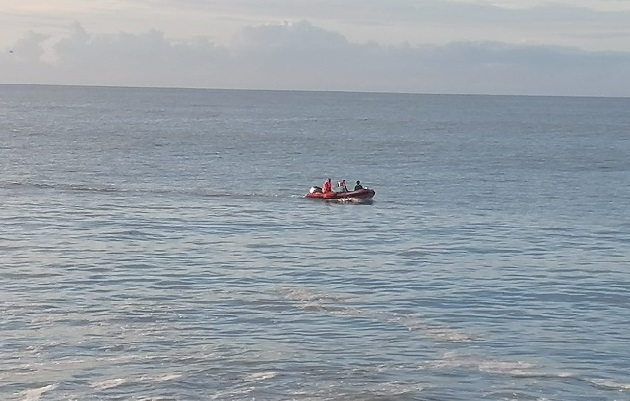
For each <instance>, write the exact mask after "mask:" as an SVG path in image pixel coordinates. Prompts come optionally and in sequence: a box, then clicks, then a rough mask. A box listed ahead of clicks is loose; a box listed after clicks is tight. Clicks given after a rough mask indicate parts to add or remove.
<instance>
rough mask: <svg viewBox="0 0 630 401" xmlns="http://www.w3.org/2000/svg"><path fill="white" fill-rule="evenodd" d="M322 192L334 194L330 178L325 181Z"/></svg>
mask: <svg viewBox="0 0 630 401" xmlns="http://www.w3.org/2000/svg"><path fill="white" fill-rule="evenodd" d="M322 192H323V193H328V192H332V183H331V182H330V178H328V179H327V180H326V181H324V185H322Z"/></svg>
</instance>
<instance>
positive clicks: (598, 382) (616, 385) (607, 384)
mask: <svg viewBox="0 0 630 401" xmlns="http://www.w3.org/2000/svg"><path fill="white" fill-rule="evenodd" d="M589 381H590V382H591V383H593V384H594V385H595V386H597V387H599V388H603V389H606V390H621V391H626V390H630V383H620V382H617V381H614V380H609V379H592V380H589Z"/></svg>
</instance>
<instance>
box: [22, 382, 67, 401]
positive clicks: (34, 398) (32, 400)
mask: <svg viewBox="0 0 630 401" xmlns="http://www.w3.org/2000/svg"><path fill="white" fill-rule="evenodd" d="M57 386H58V384H56V383H55V384H49V385H47V386H44V387H39V388H34V389H30V390H26V391H22V392H21V393H20V396H21V397H22V401H38V400H39V399H40V398H41V396H42V395H43V394H44V393H46V392H48V391H52V390H54V389H56V388H57Z"/></svg>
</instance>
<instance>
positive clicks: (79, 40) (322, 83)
mask: <svg viewBox="0 0 630 401" xmlns="http://www.w3.org/2000/svg"><path fill="white" fill-rule="evenodd" d="M67 32H68V33H67V34H66V35H65V36H64V37H63V38H60V39H51V38H49V37H48V36H47V35H44V34H38V33H34V32H28V33H27V34H25V35H24V36H23V37H22V38H21V39H19V40H18V41H17V42H16V43H15V44H14V46H13V49H14V52H13V53H9V52H6V53H5V54H3V55H1V56H0V77H1V78H0V79H2V80H3V81H4V83H18V82H23V83H54V84H87V85H123V86H177V87H212V88H253V89H305V90H350V91H393V92H421V93H507V94H552V95H596V96H630V53H628V52H593V51H586V50H580V49H577V48H571V47H558V46H543V45H514V44H509V43H500V42H497V41H466V42H464V41H460V42H453V43H449V44H445V45H414V44H407V45H404V44H403V45H383V44H379V43H376V42H362V43H357V42H353V41H350V40H348V39H347V38H346V37H345V36H344V35H342V34H340V33H338V32H334V31H330V30H327V29H323V28H321V27H318V26H315V25H313V24H312V23H310V22H308V21H304V20H303V21H299V22H294V23H282V24H266V25H258V26H250V27H247V28H244V29H243V30H241V31H239V32H238V33H237V34H236V35H235V36H234V38H233V40H232V41H231V42H230V43H229V44H227V45H217V44H215V43H212V42H211V41H209V40H208V39H204V38H198V39H194V40H186V41H181V40H174V39H169V38H168V37H166V36H165V34H164V33H163V32H162V31H158V30H149V31H145V32H140V33H116V34H94V33H90V32H88V31H86V30H85V29H84V28H83V26H81V25H79V24H74V25H72V27H71V28H70V29H69V30H68V31H67ZM51 60H54V61H51Z"/></svg>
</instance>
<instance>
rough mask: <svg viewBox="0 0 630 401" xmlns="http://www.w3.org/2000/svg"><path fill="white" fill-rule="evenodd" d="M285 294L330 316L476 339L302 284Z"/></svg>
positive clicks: (453, 339) (451, 337) (448, 338)
mask: <svg viewBox="0 0 630 401" xmlns="http://www.w3.org/2000/svg"><path fill="white" fill-rule="evenodd" d="M285 297H286V298H288V299H291V300H294V301H298V302H299V303H300V307H301V308H303V309H305V310H310V311H317V312H322V313H327V314H330V315H333V316H346V317H359V318H367V319H373V320H375V321H378V322H383V323H388V324H395V325H398V326H402V327H404V328H406V329H407V330H409V331H418V332H422V333H423V334H424V335H428V336H430V337H433V338H436V339H439V340H443V341H451V342H471V341H474V340H475V338H474V337H473V336H472V335H470V334H468V333H464V332H461V331H459V330H456V329H452V328H449V327H444V326H440V325H437V324H434V323H428V322H426V321H424V320H423V319H422V318H420V317H418V316H413V315H403V314H399V313H392V312H382V311H381V312H379V311H372V310H368V309H361V308H356V307H352V306H345V305H343V304H341V305H340V303H342V302H345V301H347V300H349V299H351V298H350V297H340V296H332V295H328V294H318V293H315V292H313V291H310V290H308V289H303V288H293V289H290V290H288V291H286V293H285Z"/></svg>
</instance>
